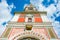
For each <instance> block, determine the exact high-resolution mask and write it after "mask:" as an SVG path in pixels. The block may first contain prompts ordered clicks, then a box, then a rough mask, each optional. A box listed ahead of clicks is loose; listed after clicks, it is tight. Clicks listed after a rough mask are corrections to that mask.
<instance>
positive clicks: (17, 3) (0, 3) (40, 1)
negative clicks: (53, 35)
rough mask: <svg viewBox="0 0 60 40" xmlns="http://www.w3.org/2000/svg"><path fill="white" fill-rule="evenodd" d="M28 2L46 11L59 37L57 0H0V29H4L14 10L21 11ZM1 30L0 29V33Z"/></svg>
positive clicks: (59, 13)
mask: <svg viewBox="0 0 60 40" xmlns="http://www.w3.org/2000/svg"><path fill="white" fill-rule="evenodd" d="M30 3H32V4H33V5H34V6H35V7H36V8H37V9H38V11H47V16H48V17H49V18H50V19H51V20H52V21H53V26H54V29H55V31H56V32H57V34H58V36H59V37H60V34H59V33H60V31H59V30H60V1H59V0H0V28H2V29H0V30H3V31H4V29H5V25H6V24H7V22H8V21H9V20H11V19H12V17H13V16H14V12H15V11H23V10H24V6H26V5H28V4H30ZM3 11H4V12H3ZM7 16H8V17H7ZM56 25H57V26H56ZM3 31H0V33H2V32H3Z"/></svg>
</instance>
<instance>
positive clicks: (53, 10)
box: [30, 0, 60, 37]
mask: <svg viewBox="0 0 60 40" xmlns="http://www.w3.org/2000/svg"><path fill="white" fill-rule="evenodd" d="M42 1H43V0H42ZM42 1H40V0H38V1H37V0H30V2H31V3H32V4H33V5H34V6H36V8H37V9H38V11H47V16H48V17H49V18H50V17H51V16H53V13H56V11H60V1H58V4H57V9H56V7H55V6H54V5H56V3H57V0H54V1H55V4H51V5H49V6H48V7H47V8H46V7H45V6H44V5H43V4H42ZM49 1H50V0H49ZM59 15H60V13H59V14H56V16H59ZM51 20H52V19H51ZM53 22H54V23H53V26H54V29H55V31H56V33H57V34H58V37H60V33H59V32H60V31H59V29H58V28H60V24H59V22H57V21H55V17H54V18H53ZM57 29H58V30H57Z"/></svg>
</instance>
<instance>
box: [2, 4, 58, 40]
mask: <svg viewBox="0 0 60 40" xmlns="http://www.w3.org/2000/svg"><path fill="white" fill-rule="evenodd" d="M1 37H2V38H5V39H7V40H53V39H54V40H55V39H58V37H57V35H56V33H55V31H54V29H53V26H52V22H51V20H50V19H48V17H47V12H45V11H37V9H36V8H35V7H34V6H33V5H32V4H30V5H28V6H26V7H25V9H24V11H23V12H15V15H14V17H13V18H12V19H11V20H10V21H9V22H8V24H7V25H6V30H5V31H4V32H3V34H2V36H1Z"/></svg>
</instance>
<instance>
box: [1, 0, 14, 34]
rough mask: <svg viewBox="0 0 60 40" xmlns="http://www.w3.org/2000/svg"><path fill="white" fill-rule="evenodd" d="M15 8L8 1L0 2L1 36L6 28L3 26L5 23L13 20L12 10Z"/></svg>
mask: <svg viewBox="0 0 60 40" xmlns="http://www.w3.org/2000/svg"><path fill="white" fill-rule="evenodd" d="M12 8H15V7H14V5H13V4H11V5H8V4H7V2H6V0H2V1H1V2H0V28H1V29H0V34H1V33H2V32H3V31H4V29H5V27H4V26H3V25H2V23H4V22H8V21H9V20H10V19H11V18H12V15H11V10H12Z"/></svg>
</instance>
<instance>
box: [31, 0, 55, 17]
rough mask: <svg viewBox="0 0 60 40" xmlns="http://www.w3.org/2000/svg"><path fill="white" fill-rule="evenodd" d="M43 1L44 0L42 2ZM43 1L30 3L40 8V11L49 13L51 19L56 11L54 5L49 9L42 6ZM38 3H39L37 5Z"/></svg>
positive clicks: (32, 0)
mask: <svg viewBox="0 0 60 40" xmlns="http://www.w3.org/2000/svg"><path fill="white" fill-rule="evenodd" d="M42 1H43V0H42ZM42 1H40V0H39V1H36V0H31V1H30V2H31V3H32V4H33V5H35V6H36V7H38V11H47V16H48V17H50V16H52V14H53V13H54V12H55V11H56V7H55V6H54V4H51V5H50V6H48V7H47V8H46V7H45V6H44V5H43V4H42ZM36 2H37V3H36Z"/></svg>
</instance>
